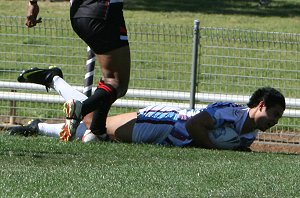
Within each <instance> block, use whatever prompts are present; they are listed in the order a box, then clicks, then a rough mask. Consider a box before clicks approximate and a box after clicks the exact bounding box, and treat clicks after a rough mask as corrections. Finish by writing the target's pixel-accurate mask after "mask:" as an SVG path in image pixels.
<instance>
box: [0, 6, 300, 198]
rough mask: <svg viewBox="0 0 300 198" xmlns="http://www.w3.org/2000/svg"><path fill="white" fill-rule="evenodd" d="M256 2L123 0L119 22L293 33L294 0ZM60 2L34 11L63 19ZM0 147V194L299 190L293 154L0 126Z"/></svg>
mask: <svg viewBox="0 0 300 198" xmlns="http://www.w3.org/2000/svg"><path fill="white" fill-rule="evenodd" d="M257 2H258V1H255V0H251V1H250V0H249V1H244V0H235V1H232V0H215V1H205V0H186V1H179V0H166V1H150V0H129V1H126V4H125V5H126V6H125V11H124V14H125V17H126V20H127V22H141V23H154V24H174V25H177V24H178V25H184V24H190V23H191V21H193V20H194V19H199V20H200V21H201V26H204V27H224V28H239V29H255V30H262V31H275V32H291V33H300V28H299V26H298V25H297V24H299V21H300V12H299V10H300V1H299V0H286V1H279V0H273V1H272V3H271V5H270V6H268V7H258V6H257ZM26 4H27V2H26V1H24V0H1V1H0V6H1V15H6V16H23V17H24V16H25V15H26V11H25V10H26V9H25V8H26ZM16 5H17V6H16ZM68 7H69V3H68V2H67V1H60V2H52V3H50V2H40V8H41V12H40V13H41V16H42V17H44V18H66V19H67V18H68V16H69V10H68ZM41 111H43V110H41ZM42 113H43V112H38V113H37V114H42ZM50 114H51V112H50ZM47 115H49V112H47ZM0 154H1V155H0V160H1V162H0V172H1V181H0V197H118V198H119V197H272V198H273V197H278V198H282V197H300V190H299V186H300V180H299V178H300V177H299V176H300V174H299V169H300V160H299V155H291V154H279V153H246V152H231V151H213V150H204V149H193V148H186V149H181V148H166V147H160V146H152V145H131V144H111V143H100V144H82V143H79V142H73V143H67V144H66V143H61V142H59V141H58V140H57V139H51V138H44V137H37V138H22V137H10V136H7V135H5V134H4V133H3V134H2V133H1V134H0Z"/></svg>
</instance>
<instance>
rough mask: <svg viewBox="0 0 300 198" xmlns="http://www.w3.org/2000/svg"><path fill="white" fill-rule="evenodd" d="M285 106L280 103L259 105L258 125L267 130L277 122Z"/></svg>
mask: <svg viewBox="0 0 300 198" xmlns="http://www.w3.org/2000/svg"><path fill="white" fill-rule="evenodd" d="M283 111H284V110H283V108H282V107H281V106H279V105H275V106H274V107H270V108H268V109H267V108H266V106H265V105H264V104H262V105H261V106H260V107H259V113H258V115H257V118H256V126H257V128H258V129H259V130H261V131H266V130H267V129H269V128H271V127H272V126H274V125H275V124H277V123H278V120H279V119H280V118H281V117H282V114H283Z"/></svg>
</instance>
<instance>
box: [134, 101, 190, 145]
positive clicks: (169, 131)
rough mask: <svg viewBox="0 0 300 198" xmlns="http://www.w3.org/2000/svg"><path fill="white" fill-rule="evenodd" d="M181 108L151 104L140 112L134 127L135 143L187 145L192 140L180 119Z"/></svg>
mask: <svg viewBox="0 0 300 198" xmlns="http://www.w3.org/2000/svg"><path fill="white" fill-rule="evenodd" d="M179 112H180V109H179V108H176V107H168V106H160V105H157V106H150V107H147V108H144V109H141V110H140V111H139V112H138V116H137V120H136V123H135V125H134V128H133V133H132V142H133V143H150V144H161V145H175V146H185V145H187V144H189V143H190V142H191V139H188V138H189V137H188V134H187V133H182V131H185V129H183V130H180V127H184V123H185V122H184V123H183V122H181V121H180V120H178V118H179Z"/></svg>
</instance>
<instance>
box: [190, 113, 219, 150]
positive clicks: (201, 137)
mask: <svg viewBox="0 0 300 198" xmlns="http://www.w3.org/2000/svg"><path fill="white" fill-rule="evenodd" d="M213 127H214V121H213V119H212V117H211V116H210V115H209V114H208V113H207V112H205V111H203V112H201V113H199V114H197V115H195V116H193V117H192V118H191V119H189V120H188V121H187V123H186V129H187V131H188V132H189V134H190V136H191V137H192V138H193V141H194V144H195V145H196V146H199V147H203V148H208V149H215V148H216V146H215V145H214V144H213V143H211V141H210V140H209V137H208V132H209V131H210V130H211V129H213Z"/></svg>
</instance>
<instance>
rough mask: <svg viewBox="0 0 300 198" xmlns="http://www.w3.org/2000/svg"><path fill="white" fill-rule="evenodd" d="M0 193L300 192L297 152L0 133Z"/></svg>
mask: <svg viewBox="0 0 300 198" xmlns="http://www.w3.org/2000/svg"><path fill="white" fill-rule="evenodd" d="M0 143H1V144H0V147H1V149H0V160H1V163H0V171H1V181H0V197H297V196H299V195H300V194H299V193H300V191H299V185H300V180H299V168H300V163H299V155H289V154H274V153H273V154H271V153H249V152H233V151H215V150H204V149H194V148H173V147H172V148H168V147H161V146H154V145H132V144H117V143H115V144H114V143H99V144H83V143H80V142H73V143H62V142H58V140H57V139H54V138H46V137H37V138H36V137H30V138H25V137H12V136H7V135H3V134H1V135H0Z"/></svg>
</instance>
